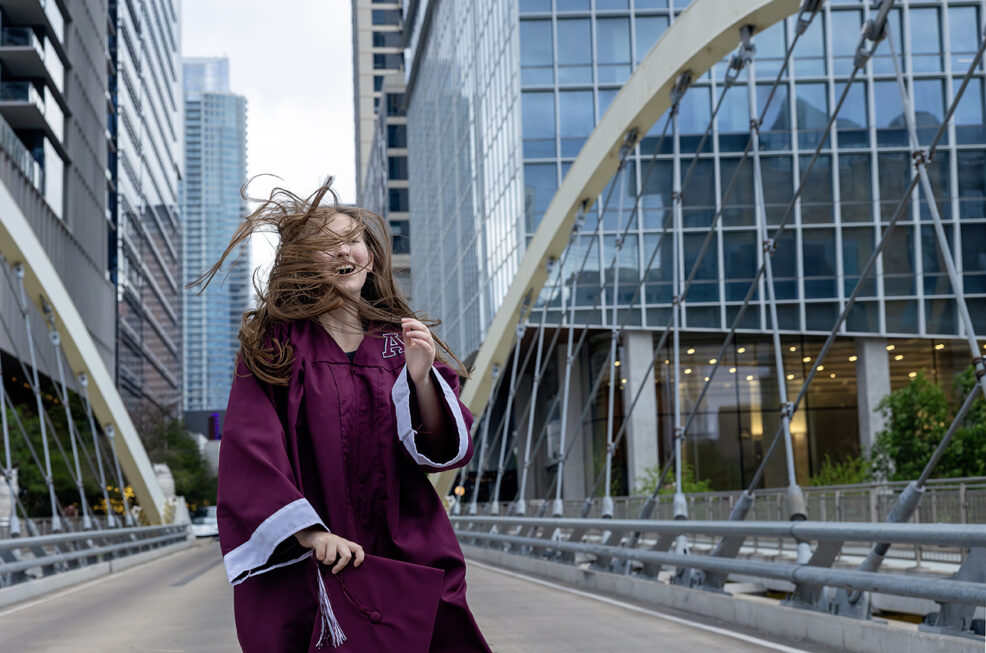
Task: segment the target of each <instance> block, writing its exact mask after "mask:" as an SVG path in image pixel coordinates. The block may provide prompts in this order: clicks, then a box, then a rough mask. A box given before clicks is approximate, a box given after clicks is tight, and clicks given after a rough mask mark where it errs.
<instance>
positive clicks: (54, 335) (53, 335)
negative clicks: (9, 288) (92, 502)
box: [41, 296, 92, 531]
mask: <svg viewBox="0 0 986 653" xmlns="http://www.w3.org/2000/svg"><path fill="white" fill-rule="evenodd" d="M41 302H42V305H43V306H44V313H45V317H47V319H48V324H49V338H50V339H51V345H52V347H53V348H54V350H55V351H54V355H55V362H56V364H57V367H58V384H55V383H54V380H53V381H52V385H55V387H56V388H57V387H59V386H60V387H61V391H62V392H61V399H62V406H63V407H64V408H65V425H66V428H68V437H69V442H70V444H71V446H72V462H73V463H74V465H75V483H76V488H77V489H78V491H79V507H80V509H81V510H82V528H83V530H87V531H88V530H91V529H92V518H91V517H90V516H89V502H88V500H87V499H86V491H85V489H84V488H83V486H82V469H81V468H80V467H79V451H78V445H77V444H76V437H75V436H76V428H75V420H74V419H73V418H72V408H71V407H70V406H69V396H68V388H66V387H65V369H64V367H63V366H62V357H61V355H60V354H61V342H62V340H61V335H60V334H59V333H58V330H57V328H56V326H55V313H54V311H53V310H52V308H51V305H50V304H49V303H48V301H47V300H46V299H45V298H44V297H43V296H42V297H41Z"/></svg>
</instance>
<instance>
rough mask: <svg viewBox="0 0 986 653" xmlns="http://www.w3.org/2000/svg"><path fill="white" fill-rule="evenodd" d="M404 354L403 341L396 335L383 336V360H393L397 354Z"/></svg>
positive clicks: (386, 334)
mask: <svg viewBox="0 0 986 653" xmlns="http://www.w3.org/2000/svg"><path fill="white" fill-rule="evenodd" d="M403 353H404V341H403V340H401V338H400V336H399V335H397V334H396V333H385V334H383V354H382V356H383V357H384V358H393V357H394V356H397V355H398V354H403Z"/></svg>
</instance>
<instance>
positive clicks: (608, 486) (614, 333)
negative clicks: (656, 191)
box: [600, 146, 629, 517]
mask: <svg viewBox="0 0 986 653" xmlns="http://www.w3.org/2000/svg"><path fill="white" fill-rule="evenodd" d="M624 147H625V146H624ZM621 154H623V156H621V159H622V160H621V162H620V168H619V170H618V171H617V174H619V175H620V183H619V186H620V190H619V193H620V196H619V198H618V199H617V207H619V208H618V209H617V220H616V224H617V225H619V224H620V223H621V222H622V221H623V196H624V195H626V184H627V175H626V153H621ZM600 219H605V216H603V217H601V218H600ZM615 245H616V252H615V254H614V256H615V265H614V266H613V317H612V320H611V323H610V338H609V393H608V396H607V399H606V401H607V404H606V406H607V410H606V482H605V486H604V489H603V517H612V516H613V496H612V489H613V488H612V478H613V454H614V453H615V450H616V447H615V446H614V444H613V399H614V396H615V395H616V384H617V383H618V382H619V375H618V374H617V373H616V371H617V369H616V368H617V366H618V365H619V362H618V361H617V359H616V348H617V347H616V345H617V340H618V339H619V337H620V327H619V323H618V322H617V315H618V311H619V306H620V299H619V294H620V264H619V260H620V254H621V253H622V252H623V235H622V234H621V235H620V236H618V237H617V239H616V243H615ZM628 418H629V416H624V419H625V420H626V419H628Z"/></svg>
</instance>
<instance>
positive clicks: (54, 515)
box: [14, 263, 62, 533]
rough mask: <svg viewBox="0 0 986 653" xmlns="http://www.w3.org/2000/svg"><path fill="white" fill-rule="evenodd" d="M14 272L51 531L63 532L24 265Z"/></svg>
mask: <svg viewBox="0 0 986 653" xmlns="http://www.w3.org/2000/svg"><path fill="white" fill-rule="evenodd" d="M14 272H15V274H16V275H17V282H18V289H19V299H20V308H21V316H22V317H23V318H24V327H25V332H26V334H27V347H28V351H29V352H30V356H31V376H32V379H33V381H34V386H33V388H32V389H33V390H34V401H35V404H36V405H37V408H38V423H39V424H40V427H41V447H42V449H43V451H44V464H45V469H44V472H45V485H47V486H48V500H49V502H50V503H51V531H52V532H53V533H57V532H59V531H61V530H62V520H61V517H59V515H58V499H57V498H56V497H55V484H54V481H53V480H52V476H51V451H50V450H49V449H48V431H47V424H46V423H45V416H44V405H43V404H42V403H41V386H40V385H39V381H38V362H37V359H36V357H35V355H34V338H32V337H31V316H30V313H29V312H28V308H27V294H26V292H25V290H24V265H23V264H21V263H17V264H15V265H14Z"/></svg>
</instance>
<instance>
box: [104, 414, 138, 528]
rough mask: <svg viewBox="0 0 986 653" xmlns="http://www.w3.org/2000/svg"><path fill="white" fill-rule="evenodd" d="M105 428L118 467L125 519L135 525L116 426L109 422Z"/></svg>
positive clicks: (114, 461)
mask: <svg viewBox="0 0 986 653" xmlns="http://www.w3.org/2000/svg"><path fill="white" fill-rule="evenodd" d="M103 430H104V431H105V432H106V437H107V438H109V441H110V451H112V452H113V466H114V467H115V468H116V478H117V482H118V483H119V484H120V486H119V487H120V497H121V498H122V499H123V514H124V521H125V523H126V525H127V526H133V525H134V516H133V515H132V514H130V501H128V500H127V485H126V483H124V482H123V472H121V471H120V457H119V456H118V455H117V453H116V440H115V438H114V436H115V435H116V428H115V427H114V426H113V425H112V424H107V425H106V428H104V429H103Z"/></svg>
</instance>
